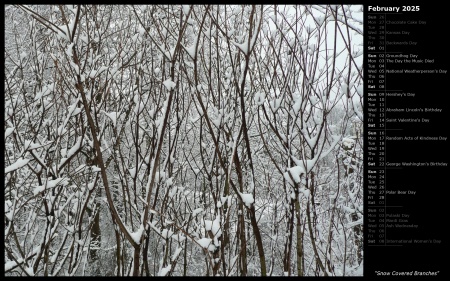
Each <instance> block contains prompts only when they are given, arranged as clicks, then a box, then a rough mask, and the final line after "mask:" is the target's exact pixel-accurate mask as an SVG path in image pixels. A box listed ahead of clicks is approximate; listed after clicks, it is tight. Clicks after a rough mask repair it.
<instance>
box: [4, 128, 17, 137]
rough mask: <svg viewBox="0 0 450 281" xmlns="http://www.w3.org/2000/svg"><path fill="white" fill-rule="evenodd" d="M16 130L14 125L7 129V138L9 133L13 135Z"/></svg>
mask: <svg viewBox="0 0 450 281" xmlns="http://www.w3.org/2000/svg"><path fill="white" fill-rule="evenodd" d="M14 130H15V128H14V127H11V128H7V129H6V131H5V139H6V138H7V137H9V135H11V134H12V132H14Z"/></svg>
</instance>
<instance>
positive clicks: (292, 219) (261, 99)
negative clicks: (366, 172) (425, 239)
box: [4, 5, 364, 276]
mask: <svg viewBox="0 0 450 281" xmlns="http://www.w3.org/2000/svg"><path fill="white" fill-rule="evenodd" d="M4 13H5V15H4V16H5V42H4V43H5V52H4V56H5V65H4V72H5V75H4V77H5V78H4V79H5V84H4V90H5V103H4V142H5V147H4V166H5V168H4V169H5V171H4V173H5V175H4V181H5V184H4V202H5V203H4V208H5V209H4V224H5V226H4V241H5V244H4V248H5V265H4V270H5V275H6V276H355V275H362V274H363V261H364V253H363V165H362V160H363V131H362V130H363V126H362V125H363V106H364V104H363V46H362V44H363V19H362V18H363V17H362V15H363V12H362V6H350V5H348V6H346V5H290V6H285V5H262V6H261V5H140V6H135V5H118V6H116V5H111V6H107V5H104V6H96V5H8V6H6V7H5V10H4Z"/></svg>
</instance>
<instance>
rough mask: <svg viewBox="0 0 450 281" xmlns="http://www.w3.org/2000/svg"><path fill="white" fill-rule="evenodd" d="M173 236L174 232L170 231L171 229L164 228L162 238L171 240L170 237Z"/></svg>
mask: <svg viewBox="0 0 450 281" xmlns="http://www.w3.org/2000/svg"><path fill="white" fill-rule="evenodd" d="M172 234H173V231H172V230H169V229H166V228H164V229H163V230H162V231H161V236H162V237H163V238H170V237H171V236H172Z"/></svg>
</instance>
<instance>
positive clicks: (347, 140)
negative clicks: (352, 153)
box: [342, 138, 355, 148]
mask: <svg viewBox="0 0 450 281" xmlns="http://www.w3.org/2000/svg"><path fill="white" fill-rule="evenodd" d="M342 145H343V146H345V147H346V148H353V146H354V145H355V140H354V139H351V138H343V139H342Z"/></svg>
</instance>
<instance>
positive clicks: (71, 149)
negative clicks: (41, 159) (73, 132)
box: [67, 137, 82, 158]
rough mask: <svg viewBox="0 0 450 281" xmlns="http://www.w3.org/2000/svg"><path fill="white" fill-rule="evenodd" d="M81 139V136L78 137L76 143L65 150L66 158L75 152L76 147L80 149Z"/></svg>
mask: <svg viewBox="0 0 450 281" xmlns="http://www.w3.org/2000/svg"><path fill="white" fill-rule="evenodd" d="M81 140H82V139H81V137H78V141H77V143H76V144H75V145H74V146H72V147H71V148H70V149H69V151H68V152H67V158H70V157H71V156H72V155H74V154H75V152H77V150H78V149H80V146H81Z"/></svg>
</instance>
